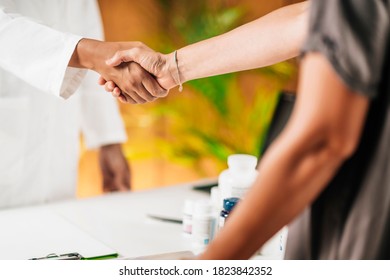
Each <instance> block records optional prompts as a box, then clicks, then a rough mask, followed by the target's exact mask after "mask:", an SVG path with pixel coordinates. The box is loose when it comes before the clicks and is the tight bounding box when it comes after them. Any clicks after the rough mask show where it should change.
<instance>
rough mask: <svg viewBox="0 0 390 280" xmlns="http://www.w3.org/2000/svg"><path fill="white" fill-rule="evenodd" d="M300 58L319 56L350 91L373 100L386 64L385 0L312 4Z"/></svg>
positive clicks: (316, 0) (335, 0)
mask: <svg viewBox="0 0 390 280" xmlns="http://www.w3.org/2000/svg"><path fill="white" fill-rule="evenodd" d="M310 13H311V14H310V23H309V33H308V38H307V40H306V42H305V44H304V47H303V50H302V52H303V54H305V53H307V52H320V53H322V54H323V55H325V56H326V58H327V59H328V60H329V62H330V63H331V64H332V66H333V68H334V69H335V71H336V72H337V74H338V75H339V76H340V78H341V79H342V80H343V81H344V82H345V83H346V84H347V85H348V86H349V87H350V88H351V89H352V90H354V91H357V92H359V93H361V94H364V95H366V96H368V97H371V98H372V97H375V96H376V95H377V91H378V85H379V83H380V80H381V76H382V70H383V62H384V61H385V60H386V59H385V56H386V55H387V45H388V37H389V34H388V33H389V3H388V1H386V0H326V1H324V0H313V1H312V3H311V11H310Z"/></svg>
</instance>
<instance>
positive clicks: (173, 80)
mask: <svg viewBox="0 0 390 280" xmlns="http://www.w3.org/2000/svg"><path fill="white" fill-rule="evenodd" d="M174 59H175V58H174V57H173V54H168V55H164V54H161V53H158V52H155V51H154V50H152V49H150V48H149V47H147V46H146V45H144V44H143V43H137V46H134V47H133V48H131V49H127V50H119V51H117V52H116V53H115V55H114V56H113V57H112V58H110V59H109V60H107V61H106V62H107V65H108V66H111V67H120V65H123V63H128V62H136V63H137V64H139V65H140V66H142V68H144V69H145V70H146V71H148V72H149V73H151V74H152V75H153V76H154V77H155V78H156V79H157V81H158V83H159V84H160V85H161V86H162V87H163V88H165V89H171V88H173V87H175V86H176V85H178V80H179V78H178V77H177V75H178V73H177V68H176V64H175V63H176V62H175V60H174ZM99 84H100V85H104V88H105V90H106V91H108V92H111V93H112V95H113V96H114V97H120V96H121V94H123V91H121V87H120V86H119V85H118V84H117V83H115V81H112V80H108V79H105V78H104V77H100V79H99Z"/></svg>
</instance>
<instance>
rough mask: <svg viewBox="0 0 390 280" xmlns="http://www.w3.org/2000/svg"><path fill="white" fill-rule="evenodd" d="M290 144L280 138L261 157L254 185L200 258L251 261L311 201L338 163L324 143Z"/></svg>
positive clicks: (334, 154) (288, 139) (286, 135)
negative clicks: (250, 258) (309, 145)
mask: <svg viewBox="0 0 390 280" xmlns="http://www.w3.org/2000/svg"><path fill="white" fill-rule="evenodd" d="M292 141H294V140H292V137H291V135H290V134H289V133H286V134H285V136H283V137H282V138H280V139H279V141H278V142H276V143H275V145H273V146H272V147H271V149H270V150H269V152H267V154H266V155H265V157H264V158H263V160H262V161H261V165H260V166H259V176H258V179H257V181H256V182H255V184H254V186H253V187H252V189H251V190H250V192H249V193H248V194H247V195H246V197H245V198H244V200H243V202H242V203H241V205H239V206H238V207H237V209H236V210H235V211H234V212H233V213H232V216H231V217H230V220H229V223H227V225H226V227H225V228H224V229H223V230H222V231H221V234H220V236H218V237H217V238H216V240H215V241H214V242H213V243H211V245H210V246H209V248H208V250H207V251H206V252H205V253H204V254H203V255H202V256H201V258H202V259H221V258H223V259H225V258H226V259H247V258H249V257H251V256H252V255H253V254H254V253H255V252H256V250H257V248H260V247H261V245H262V244H264V243H265V242H266V241H267V240H268V239H269V238H270V237H272V236H273V235H274V234H275V233H276V232H277V231H278V230H279V229H281V228H282V227H283V226H284V225H286V224H288V223H289V222H290V221H291V220H292V219H293V218H294V217H295V216H296V215H298V213H300V212H301V211H302V210H303V209H304V208H305V207H306V206H307V205H309V204H310V203H311V202H312V201H313V200H314V198H315V197H316V196H317V195H318V194H319V193H320V192H321V190H322V189H323V187H324V186H325V185H326V183H327V182H328V181H329V180H330V179H331V178H332V176H333V175H334V173H335V172H336V170H337V169H338V168H339V166H340V164H341V163H342V162H343V160H344V158H343V157H342V156H340V155H339V154H338V153H332V152H331V150H330V149H329V148H328V146H327V145H326V144H323V145H321V144H319V145H318V146H317V145H316V144H315V143H313V145H311V147H307V143H308V142H306V144H305V143H303V142H302V141H300V140H298V141H297V142H296V143H292ZM226 244H229V246H226Z"/></svg>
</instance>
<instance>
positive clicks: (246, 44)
mask: <svg viewBox="0 0 390 280" xmlns="http://www.w3.org/2000/svg"><path fill="white" fill-rule="evenodd" d="M307 16H308V3H307V2H303V3H299V4H295V5H290V6H287V7H284V8H281V9H279V10H276V11H274V12H272V13H270V14H268V15H266V16H264V17H262V18H259V19H257V20H255V21H253V22H250V23H248V24H246V25H243V26H241V27H238V28H237V29H234V30H232V31H230V32H228V33H226V34H223V35H220V36H217V37H214V38H211V39H208V40H205V41H202V42H199V43H196V44H193V45H190V46H186V47H184V48H182V49H180V50H179V51H178V62H179V69H180V75H181V81H182V82H185V81H189V80H193V79H197V78H202V77H208V76H213V75H219V74H224V73H228V72H236V71H241V70H247V69H254V68H259V67H263V66H268V65H271V64H274V63H277V62H280V61H283V60H286V59H289V58H292V57H295V56H297V55H298V54H299V50H300V48H301V46H302V44H303V40H304V38H305V36H306V29H307V26H308V18H307ZM243 50H245V51H243Z"/></svg>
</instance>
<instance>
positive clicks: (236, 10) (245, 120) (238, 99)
mask: <svg viewBox="0 0 390 280" xmlns="http://www.w3.org/2000/svg"><path fill="white" fill-rule="evenodd" d="M225 2H227V1H219V2H218V3H220V5H217V6H218V7H215V5H214V6H213V7H211V6H210V5H208V2H207V1H173V0H164V1H161V5H162V7H163V8H164V9H165V12H166V13H167V16H168V17H169V18H171V19H173V20H172V21H170V23H169V26H168V27H167V29H168V30H171V34H170V36H168V37H171V38H175V39H174V40H172V41H168V40H167V39H166V38H165V41H164V42H165V43H164V45H162V46H161V48H160V49H161V50H169V51H171V50H172V49H176V48H179V47H180V46H182V45H188V44H191V43H194V42H197V41H200V40H204V39H206V38H209V37H213V36H216V35H219V34H222V33H224V32H227V31H228V30H230V29H232V28H234V27H236V26H237V25H238V24H239V23H240V20H242V17H243V15H244V9H243V8H241V7H237V6H235V7H229V6H228V5H226V4H224V3H225ZM294 72H295V68H294V66H292V65H291V64H290V63H288V62H285V63H280V64H277V65H274V66H271V67H266V68H263V69H259V70H254V71H250V72H246V73H235V74H227V75H221V76H216V77H211V78H207V79H201V80H195V81H191V82H189V83H187V84H186V85H185V92H184V93H182V94H178V95H173V96H170V97H169V98H168V100H167V101H166V102H163V103H161V104H159V106H156V107H155V109H154V113H155V114H156V116H157V117H158V118H160V119H164V125H165V126H166V127H167V131H166V133H164V135H163V136H162V137H161V138H160V141H159V147H160V150H161V151H162V152H163V153H164V154H165V155H166V156H168V157H169V158H170V159H173V160H175V161H179V162H181V163H183V164H189V165H192V166H197V167H199V172H201V173H202V172H203V171H204V170H202V167H201V164H200V163H201V162H202V160H204V159H208V160H211V161H212V162H213V163H214V164H215V166H217V169H221V168H223V167H224V166H225V163H226V158H227V156H228V155H230V154H233V153H248V154H255V155H258V152H259V151H260V147H261V145H262V144H263V140H264V135H265V132H266V130H267V128H268V125H269V122H270V119H271V116H272V113H273V110H274V107H275V104H276V101H277V97H278V92H279V91H280V89H281V88H282V87H283V85H284V84H285V83H286V81H288V80H289V78H290V77H291V76H292V75H293V74H294ZM248 76H249V77H248ZM248 81H249V82H250V84H248Z"/></svg>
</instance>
